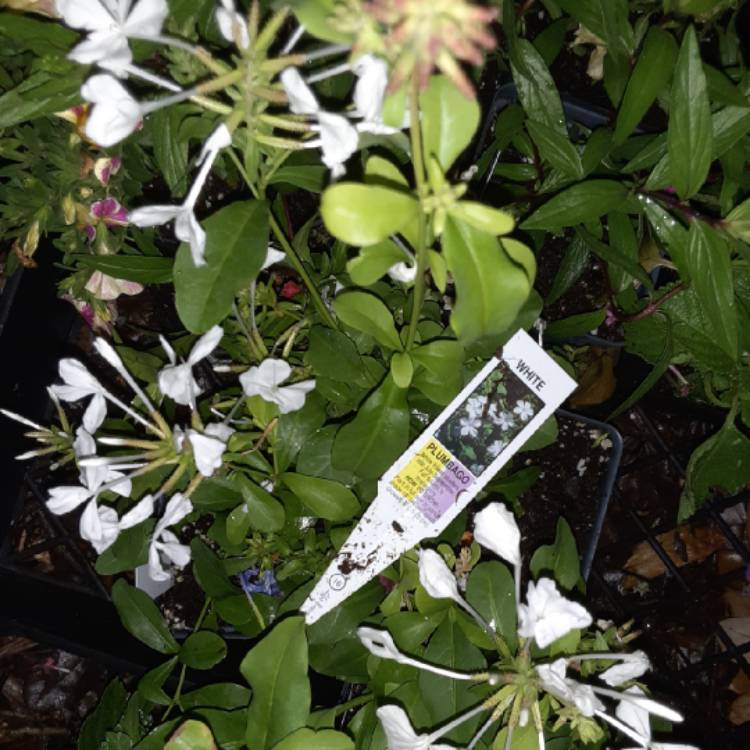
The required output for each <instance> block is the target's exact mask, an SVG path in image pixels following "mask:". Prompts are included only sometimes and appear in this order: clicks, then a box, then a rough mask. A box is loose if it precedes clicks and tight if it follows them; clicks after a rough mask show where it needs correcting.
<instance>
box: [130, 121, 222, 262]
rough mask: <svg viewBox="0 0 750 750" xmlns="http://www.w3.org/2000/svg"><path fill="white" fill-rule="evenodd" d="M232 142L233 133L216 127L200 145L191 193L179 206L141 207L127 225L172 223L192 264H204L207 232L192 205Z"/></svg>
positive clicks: (132, 214)
mask: <svg viewBox="0 0 750 750" xmlns="http://www.w3.org/2000/svg"><path fill="white" fill-rule="evenodd" d="M231 143H232V134H231V133H230V132H229V128H227V126H226V125H224V124H222V125H219V127H218V128H216V129H215V130H214V132H213V133H212V134H211V135H210V136H209V138H208V140H207V141H206V143H205V144H204V145H203V150H202V151H201V155H200V158H199V160H198V163H199V164H200V165H201V168H200V171H199V172H198V175H197V176H196V178H195V181H194V182H193V185H192V187H191V188H190V192H189V193H188V194H187V197H186V198H185V200H184V201H183V203H182V204H181V205H179V206H172V205H166V206H144V207H143V208H137V209H135V211H133V212H132V213H131V214H130V223H131V224H135V225H136V226H137V227H153V226H156V225H157V224H166V223H167V222H169V221H172V220H174V233H175V236H176V237H177V239H178V240H182V242H187V243H188V244H189V245H190V253H191V255H192V258H193V263H194V264H195V265H196V266H202V265H205V263H206V258H205V253H206V233H205V231H204V230H203V227H201V225H200V224H199V223H198V219H196V217H195V204H196V203H197V202H198V197H199V196H200V193H201V190H203V185H204V184H205V182H206V180H207V179H208V173H209V172H210V171H211V167H212V166H213V164H214V162H215V161H216V158H217V157H218V155H219V152H220V151H221V150H222V149H223V148H227V147H228V146H230V145H231Z"/></svg>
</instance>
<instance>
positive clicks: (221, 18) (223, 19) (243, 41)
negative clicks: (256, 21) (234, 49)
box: [216, 0, 250, 49]
mask: <svg viewBox="0 0 750 750" xmlns="http://www.w3.org/2000/svg"><path fill="white" fill-rule="evenodd" d="M221 5H222V7H221V8H217V9H216V21H217V23H218V24H219V31H220V32H221V35H222V36H223V37H224V39H226V40H227V41H228V42H232V43H236V44H237V46H238V47H239V48H240V49H247V48H248V47H249V46H250V32H249V31H248V29H247V22H246V21H245V19H244V18H243V17H242V15H241V14H240V13H238V12H237V10H236V9H235V7H234V0H221Z"/></svg>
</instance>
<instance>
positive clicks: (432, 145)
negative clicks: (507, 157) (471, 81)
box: [419, 75, 480, 172]
mask: <svg viewBox="0 0 750 750" xmlns="http://www.w3.org/2000/svg"><path fill="white" fill-rule="evenodd" d="M419 109H420V114H421V116H422V138H423V148H424V153H425V155H426V156H427V158H429V157H430V156H434V157H435V158H436V159H437V160H438V162H439V164H440V166H441V167H442V169H443V172H447V171H448V170H449V169H450V168H451V166H452V165H453V162H454V161H456V159H457V158H458V157H459V156H460V155H461V153H462V152H463V150H464V149H465V148H466V147H467V146H468V145H469V144H470V143H471V139H472V138H473V137H474V132H475V131H476V129H477V127H478V126H479V115H480V112H479V104H477V102H476V101H475V100H474V99H468V98H467V97H466V96H465V95H464V94H462V93H461V92H460V91H459V90H458V89H457V88H456V85H455V84H454V83H453V82H452V81H451V80H450V79H449V78H446V77H445V76H441V75H439V76H432V77H431V78H430V82H429V85H428V86H427V88H426V89H425V90H424V91H423V92H422V93H421V94H420V95H419Z"/></svg>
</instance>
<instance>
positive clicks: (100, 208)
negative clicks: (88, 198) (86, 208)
mask: <svg viewBox="0 0 750 750" xmlns="http://www.w3.org/2000/svg"><path fill="white" fill-rule="evenodd" d="M91 215H92V216H93V217H95V218H97V219H101V220H102V221H103V222H104V223H105V224H109V225H115V226H125V225H126V224H127V223H128V212H127V211H126V210H125V208H124V207H123V206H121V205H120V202H119V201H118V200H117V199H116V198H105V199H104V200H101V201H94V203H92V204H91Z"/></svg>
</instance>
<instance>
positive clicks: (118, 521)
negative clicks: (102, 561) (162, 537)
mask: <svg viewBox="0 0 750 750" xmlns="http://www.w3.org/2000/svg"><path fill="white" fill-rule="evenodd" d="M153 512H154V502H153V498H152V497H151V495H146V497H144V498H143V499H142V500H141V501H140V502H139V503H138V504H137V505H135V506H134V507H133V508H131V509H130V510H129V511H128V512H127V513H124V514H123V516H122V518H120V517H119V516H118V515H117V511H116V510H115V509H114V508H111V507H110V506H108V505H97V504H96V503H95V502H94V501H93V500H92V501H91V502H90V503H89V504H88V505H87V506H86V508H85V509H84V511H83V513H82V514H81V525H80V530H81V537H82V538H83V539H86V540H87V541H89V542H90V543H91V545H92V546H93V548H94V549H95V550H96V551H97V552H98V553H99V554H100V555H101V553H102V552H104V551H105V550H106V549H107V548H109V547H111V546H112V545H113V544H114V543H115V541H116V540H117V537H118V536H120V533H121V532H122V531H124V530H125V529H130V528H132V527H133V526H137V525H138V524H139V523H141V522H142V521H145V520H146V519H147V518H149V517H150V516H151V514H152V513H153Z"/></svg>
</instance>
